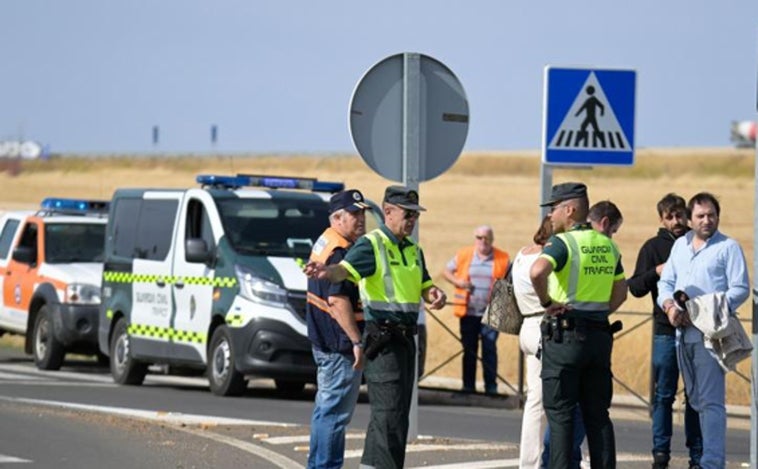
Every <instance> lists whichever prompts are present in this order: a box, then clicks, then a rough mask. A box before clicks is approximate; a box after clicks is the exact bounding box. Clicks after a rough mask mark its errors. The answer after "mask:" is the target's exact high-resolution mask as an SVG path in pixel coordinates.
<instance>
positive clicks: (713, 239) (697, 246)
mask: <svg viewBox="0 0 758 469" xmlns="http://www.w3.org/2000/svg"><path fill="white" fill-rule="evenodd" d="M720 210H721V208H720V206H719V202H718V200H717V199H716V197H715V196H713V195H712V194H709V193H707V192H701V193H699V194H696V195H695V196H694V197H692V198H691V199H690V201H689V202H688V203H687V211H688V213H689V216H690V225H691V228H692V230H691V231H690V232H689V233H687V234H685V235H684V236H682V237H680V238H678V239H677V240H676V242H675V243H674V246H673V247H672V249H671V255H670V257H669V259H668V261H667V262H666V265H665V267H664V268H663V272H662V273H661V278H660V280H659V281H658V304H659V305H660V307H661V308H662V309H663V311H664V312H665V313H666V316H668V318H669V321H670V322H671V324H672V325H673V326H674V327H677V344H676V346H677V354H678V358H679V367H680V369H681V371H682V377H683V379H684V386H685V387H686V390H687V396H688V398H689V401H690V404H691V405H692V407H693V408H694V409H695V410H696V411H697V412H698V414H699V416H700V427H701V429H702V433H703V456H702V458H701V459H700V466H695V467H702V468H709V469H710V468H723V467H725V466H726V406H725V399H726V385H725V375H724V371H723V369H722V368H721V366H720V365H719V363H718V361H717V360H716V358H715V357H714V356H713V355H711V353H710V352H709V351H708V350H707V349H706V348H705V345H704V343H703V334H702V333H701V332H700V331H699V330H698V329H697V328H695V327H694V326H693V325H692V322H691V321H690V318H689V315H688V314H687V312H686V311H684V310H682V309H681V308H680V307H679V306H677V304H676V303H675V301H674V297H675V292H676V293H678V292H680V291H681V292H684V293H685V294H686V295H687V297H688V298H690V299H692V298H695V297H698V296H700V295H704V294H707V293H715V292H724V293H725V295H726V298H727V302H728V304H729V310H730V312H731V313H734V312H735V311H736V310H737V308H738V307H739V306H740V305H741V304H742V303H744V302H745V300H746V299H747V298H748V295H749V294H750V280H749V279H748V270H747V262H746V261H745V255H744V254H743V252H742V248H740V245H739V244H738V243H737V242H736V241H735V240H733V239H731V238H729V237H727V236H726V235H724V234H723V233H721V232H720V231H718V227H719V214H720ZM690 467H693V466H690Z"/></svg>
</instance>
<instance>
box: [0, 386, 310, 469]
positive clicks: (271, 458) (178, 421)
mask: <svg viewBox="0 0 758 469" xmlns="http://www.w3.org/2000/svg"><path fill="white" fill-rule="evenodd" d="M0 401H9V402H20V403H25V404H35V405H45V406H50V407H62V408H66V409H75V410H84V411H90V412H101V413H107V414H115V415H121V416H125V417H132V418H138V419H142V420H148V421H158V422H165V423H171V424H173V425H172V428H174V429H176V430H181V431H183V432H186V433H191V434H193V435H196V436H199V437H202V438H207V439H210V440H214V441H217V442H219V443H223V444H226V445H229V446H234V447H235V448H238V449H241V450H243V451H246V452H248V453H251V454H254V455H256V456H258V457H260V458H262V459H264V460H266V461H268V462H271V463H272V464H274V465H276V466H278V467H280V468H282V469H301V468H302V467H303V465H302V464H300V463H299V462H296V461H294V460H292V459H289V458H287V457H285V456H282V455H281V454H279V453H276V452H274V451H271V450H269V449H266V448H263V447H262V446H258V445H255V444H253V443H249V442H247V441H242V440H238V439H236V438H231V437H227V436H224V435H220V434H218V433H213V432H209V431H207V430H202V429H195V428H190V427H186V426H184V425H200V426H208V425H269V426H274V427H297V426H298V425H295V424H287V423H278V422H265V421H260V420H245V419H232V418H226V417H213V416H207V415H192V414H181V413H173V412H156V411H147V410H135V409H126V408H122V407H108V406H94V405H83V404H74V403H70V402H60V401H45V400H40V399H23V398H16V397H11V396H0Z"/></svg>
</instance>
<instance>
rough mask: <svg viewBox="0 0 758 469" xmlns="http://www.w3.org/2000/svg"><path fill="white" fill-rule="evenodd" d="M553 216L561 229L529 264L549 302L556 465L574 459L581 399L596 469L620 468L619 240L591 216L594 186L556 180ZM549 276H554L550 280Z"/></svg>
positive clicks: (546, 344) (549, 392)
mask: <svg viewBox="0 0 758 469" xmlns="http://www.w3.org/2000/svg"><path fill="white" fill-rule="evenodd" d="M542 206H549V207H550V222H551V224H552V227H553V232H554V233H555V234H554V235H553V236H552V237H551V238H550V239H549V240H548V241H547V243H546V244H545V247H544V250H543V252H542V254H541V255H540V257H539V258H538V259H537V260H536V261H535V262H534V264H533V265H532V268H531V271H530V277H531V279H532V285H533V286H534V290H535V292H536V294H537V296H538V297H539V300H540V304H541V305H542V307H543V308H545V313H546V318H547V320H546V321H545V323H543V327H542V333H543V334H542V374H541V377H542V392H543V405H544V407H545V413H546V415H547V420H548V424H549V425H550V428H551V436H550V465H549V467H550V468H551V469H555V468H568V467H569V464H570V462H571V452H572V445H573V443H572V442H573V428H574V423H573V419H574V407H575V406H576V404H577V403H579V405H580V407H581V410H582V417H583V419H584V423H585V427H586V430H587V441H588V446H589V451H590V463H591V467H592V468H593V469H595V468H598V469H600V468H602V469H613V468H615V467H616V444H615V437H614V433H613V424H612V423H611V420H610V417H609V415H608V409H609V408H610V405H611V397H612V391H613V383H612V380H611V378H612V375H611V349H612V343H613V337H612V332H611V327H610V325H609V323H608V315H609V314H610V313H611V312H613V311H615V310H616V309H618V307H619V306H620V305H621V304H622V303H623V302H624V300H626V281H625V278H624V269H623V267H622V265H621V254H620V253H619V250H618V247H616V244H615V243H614V242H613V240H611V239H610V238H609V237H607V236H605V235H603V234H601V233H599V232H597V231H596V230H593V229H592V226H591V225H590V224H589V223H587V215H588V211H589V201H588V199H587V186H585V185H584V184H581V183H576V182H568V183H563V184H557V185H555V186H553V188H552V192H551V195H550V199H549V200H548V201H547V202H546V203H544V204H542ZM548 277H551V279H550V282H548Z"/></svg>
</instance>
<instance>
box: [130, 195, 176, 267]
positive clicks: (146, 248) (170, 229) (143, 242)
mask: <svg viewBox="0 0 758 469" xmlns="http://www.w3.org/2000/svg"><path fill="white" fill-rule="evenodd" d="M178 206H179V201H177V200H143V201H142V210H140V214H139V230H138V235H137V236H138V237H137V244H136V246H135V255H134V257H138V258H140V259H149V260H154V261H162V260H164V259H166V255H167V254H168V251H169V249H171V238H172V236H173V234H174V224H175V223H176V210H177V208H178Z"/></svg>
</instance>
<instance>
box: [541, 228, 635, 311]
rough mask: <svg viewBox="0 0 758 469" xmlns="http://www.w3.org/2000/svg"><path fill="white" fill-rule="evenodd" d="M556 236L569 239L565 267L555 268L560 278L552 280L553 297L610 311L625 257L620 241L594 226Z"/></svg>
mask: <svg viewBox="0 0 758 469" xmlns="http://www.w3.org/2000/svg"><path fill="white" fill-rule="evenodd" d="M556 236H557V237H558V238H560V239H561V240H562V241H563V242H564V243H566V247H567V250H568V259H567V260H566V265H565V266H564V268H563V269H562V270H560V271H559V272H556V271H553V274H552V275H554V276H555V280H556V281H554V282H549V284H548V291H549V293H550V298H552V299H553V300H555V301H558V302H561V303H565V304H569V305H571V306H572V307H573V308H574V309H578V310H584V311H597V312H608V309H609V301H610V298H611V291H612V290H613V283H614V282H615V281H616V280H617V276H616V265H617V264H618V262H619V259H620V258H621V254H620V252H619V250H618V247H617V246H616V243H614V242H613V240H612V239H610V238H609V237H607V236H605V235H604V234H602V233H599V232H597V231H595V230H593V229H583V230H582V229H580V230H572V231H567V232H565V233H560V234H557V235H556ZM620 278H623V274H620Z"/></svg>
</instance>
